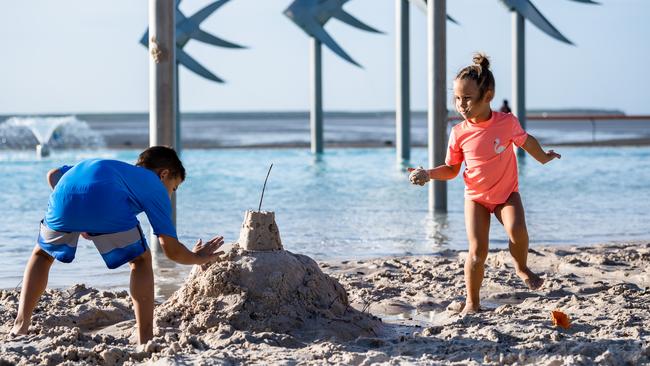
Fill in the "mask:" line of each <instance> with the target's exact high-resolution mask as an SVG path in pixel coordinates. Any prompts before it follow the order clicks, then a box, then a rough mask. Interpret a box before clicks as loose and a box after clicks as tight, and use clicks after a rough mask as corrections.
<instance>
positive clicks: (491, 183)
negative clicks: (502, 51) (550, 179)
mask: <svg viewBox="0 0 650 366" xmlns="http://www.w3.org/2000/svg"><path fill="white" fill-rule="evenodd" d="M473 61H474V64H473V65H470V66H467V67H465V68H463V69H462V70H460V72H459V73H458V75H456V78H455V80H454V101H455V105H456V110H457V111H458V113H460V114H461V116H463V118H464V119H465V120H464V121H463V122H461V123H459V124H457V125H456V126H454V127H453V128H452V130H451V134H450V136H449V146H448V149H447V157H446V159H445V164H444V165H440V166H438V167H435V168H433V169H429V170H427V169H422V168H418V169H409V171H411V174H410V176H409V178H410V180H411V182H412V183H413V184H418V185H424V184H425V183H426V182H428V181H429V180H430V179H439V180H449V179H453V178H455V177H456V176H457V175H458V173H459V172H460V168H461V164H462V163H463V162H464V163H465V170H464V171H463V178H464V180H465V226H466V231H467V239H468V241H469V255H468V256H467V259H466V261H465V287H466V291H467V298H466V302H465V305H464V308H463V309H462V311H463V313H472V312H476V311H478V310H479V302H480V299H479V290H480V288H481V283H482V282H483V274H484V271H485V269H484V264H485V260H486V258H487V254H488V243H489V231H490V217H491V214H494V215H495V216H496V218H497V220H499V222H501V224H502V225H503V227H504V229H505V231H506V234H507V235H508V238H509V239H510V240H509V243H508V245H509V248H510V254H511V255H512V257H513V259H514V262H515V269H516V271H517V275H518V276H519V277H520V278H521V279H522V280H523V281H524V283H525V284H526V285H527V286H528V287H529V288H530V289H531V290H536V289H538V288H540V287H541V286H542V284H543V282H544V280H543V279H542V278H540V277H539V276H538V275H537V274H535V273H534V272H533V271H531V270H530V268H528V265H527V263H526V262H527V255H528V230H527V229H526V219H525V216H524V207H523V205H522V203H521V197H520V196H519V185H518V180H517V159H516V157H515V151H514V147H513V144H514V145H517V146H519V147H521V148H523V149H524V150H525V151H526V152H527V153H528V154H530V155H531V156H532V157H534V158H535V159H536V160H537V161H539V162H540V163H542V164H546V163H548V162H549V161H551V160H553V159H555V158H558V159H559V158H560V155H559V154H557V153H555V152H554V151H553V150H549V151H548V152H545V151H544V150H543V149H542V147H541V146H540V145H539V142H537V140H536V139H535V138H534V137H533V136H531V135H529V134H527V133H526V131H524V130H523V129H522V128H521V125H520V124H519V120H517V117H515V116H513V115H512V114H510V113H502V112H495V111H493V110H492V109H491V108H490V102H491V101H492V98H494V88H495V82H494V76H493V75H492V72H491V71H490V62H489V60H488V58H487V56H485V55H483V54H476V55H475V56H474V59H473Z"/></svg>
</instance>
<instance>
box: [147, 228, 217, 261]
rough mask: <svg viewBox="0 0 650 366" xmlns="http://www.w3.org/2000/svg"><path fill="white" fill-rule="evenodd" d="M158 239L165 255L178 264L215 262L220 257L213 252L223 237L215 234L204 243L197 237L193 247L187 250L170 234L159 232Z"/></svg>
mask: <svg viewBox="0 0 650 366" xmlns="http://www.w3.org/2000/svg"><path fill="white" fill-rule="evenodd" d="M158 240H160V247H161V248H162V250H163V253H165V256H167V258H169V259H171V260H173V261H174V262H176V263H180V264H207V263H213V262H216V261H218V260H219V259H220V256H219V254H215V252H216V250H217V249H219V247H220V246H221V245H222V244H223V237H222V236H215V237H214V238H212V239H210V241H208V242H206V243H203V242H201V240H200V239H199V241H198V242H197V243H196V245H195V246H194V249H193V250H189V249H187V248H186V247H185V245H183V243H181V242H179V241H178V239H176V238H174V237H172V236H168V235H164V234H161V235H159V236H158Z"/></svg>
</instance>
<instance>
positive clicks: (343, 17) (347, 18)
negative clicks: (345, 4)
mask: <svg viewBox="0 0 650 366" xmlns="http://www.w3.org/2000/svg"><path fill="white" fill-rule="evenodd" d="M332 17H333V18H336V19H338V20H340V21H342V22H343V23H345V24H348V25H350V26H353V27H355V28H359V29H362V30H365V31H368V32H372V33H379V34H384V32H382V31H380V30H377V29H375V28H373V27H371V26H369V25H367V24H366V23H364V22H362V21H360V20H359V19H357V18H355V17H353V16H352V15H350V14H349V13H346V12H345V10H343V9H341V10H339V11H338V12H336V13H334V14H332Z"/></svg>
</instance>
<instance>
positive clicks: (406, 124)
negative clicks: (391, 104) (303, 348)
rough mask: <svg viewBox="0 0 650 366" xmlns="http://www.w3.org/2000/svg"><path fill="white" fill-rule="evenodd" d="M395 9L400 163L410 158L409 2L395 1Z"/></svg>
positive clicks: (397, 146)
mask: <svg viewBox="0 0 650 366" xmlns="http://www.w3.org/2000/svg"><path fill="white" fill-rule="evenodd" d="M395 4H396V9H395V14H396V16H395V30H396V32H397V36H396V37H395V42H396V45H395V49H396V50H397V60H396V62H395V66H396V73H395V75H396V77H397V80H396V84H397V93H396V106H395V148H396V153H397V162H398V163H402V162H405V161H408V160H409V159H410V158H411V90H410V88H411V80H410V71H411V68H410V57H409V56H410V55H409V48H410V44H409V38H410V35H409V2H408V0H396V2H395Z"/></svg>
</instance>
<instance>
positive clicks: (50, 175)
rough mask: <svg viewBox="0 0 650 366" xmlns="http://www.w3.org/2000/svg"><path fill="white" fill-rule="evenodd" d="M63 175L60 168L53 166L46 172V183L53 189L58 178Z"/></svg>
mask: <svg viewBox="0 0 650 366" xmlns="http://www.w3.org/2000/svg"><path fill="white" fill-rule="evenodd" d="M62 176H63V172H61V169H60V168H55V169H52V170H50V171H49V172H47V184H48V185H49V186H50V188H52V189H54V187H55V186H56V184H57V183H59V180H60V179H61V177H62Z"/></svg>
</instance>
